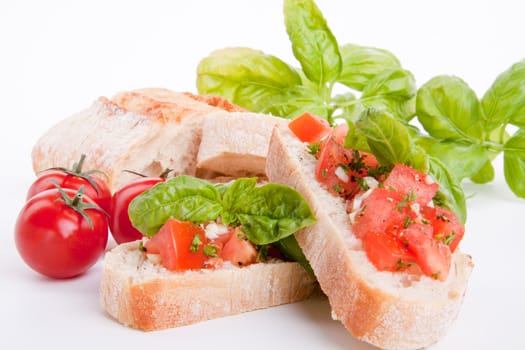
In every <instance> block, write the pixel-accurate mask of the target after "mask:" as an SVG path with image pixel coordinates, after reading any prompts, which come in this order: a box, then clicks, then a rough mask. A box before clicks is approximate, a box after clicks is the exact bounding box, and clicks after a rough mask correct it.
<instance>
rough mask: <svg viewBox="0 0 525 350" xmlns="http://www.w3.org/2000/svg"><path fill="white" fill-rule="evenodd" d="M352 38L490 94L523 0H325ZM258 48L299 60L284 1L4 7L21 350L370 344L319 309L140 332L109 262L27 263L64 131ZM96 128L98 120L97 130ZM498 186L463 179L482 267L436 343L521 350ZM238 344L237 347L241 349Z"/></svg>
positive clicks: (298, 307)
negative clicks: (77, 119)
mask: <svg viewBox="0 0 525 350" xmlns="http://www.w3.org/2000/svg"><path fill="white" fill-rule="evenodd" d="M317 4H318V6H319V7H320V8H321V10H322V11H323V13H324V15H325V18H326V19H327V21H328V24H329V25H330V27H331V29H332V31H333V32H334V34H335V36H336V37H337V38H338V40H339V42H340V44H344V43H347V42H351V43H355V44H361V45H369V46H376V47H380V48H385V49H388V50H390V51H392V52H393V53H394V54H396V56H397V57H398V58H399V59H400V60H401V62H402V64H403V66H404V67H405V68H407V69H409V70H411V71H412V72H413V73H414V75H415V77H416V79H417V83H418V85H421V84H423V83H424V82H426V81H427V80H428V79H430V78H431V77H433V76H435V75H438V74H452V75H457V76H460V77H461V78H463V79H464V80H465V81H466V82H467V83H469V84H470V86H471V87H472V88H473V89H474V90H475V91H476V92H477V93H478V95H479V96H481V95H482V94H483V93H484V92H485V90H486V89H487V88H488V87H489V86H490V84H491V83H492V82H493V81H494V79H495V78H496V76H497V75H498V74H499V73H500V72H502V71H504V70H505V69H507V68H508V67H510V65H511V64H512V63H514V62H516V61H518V60H520V59H522V58H524V57H525V44H524V38H523V34H524V33H525V24H524V22H523V13H524V12H523V11H524V9H525V8H524V6H522V5H520V1H515V2H510V1H501V0H500V1H472V2H468V1H456V0H454V1H449V0H447V1H387V0H385V1H328V0H318V1H317ZM226 46H247V47H251V48H255V49H261V50H263V51H265V52H266V53H269V54H274V55H276V56H278V57H280V58H282V59H284V60H285V61H287V62H289V63H292V64H294V65H296V64H297V63H296V62H295V61H294V58H293V55H292V52H291V48H290V43H289V41H288V37H287V35H286V32H285V29H284V24H283V16H282V2H281V1H278V0H271V1H268V0H265V1H262V0H258V1H253V0H252V1H241V0H238V1H233V0H223V1H211V0H210V1H204V0H192V1H191V2H190V1H184V2H183V1H164V2H162V1H143V2H137V1H99V0H95V1H85V2H82V3H80V2H78V3H77V2H73V1H68V2H66V1H63V2H60V1H33V2H31V1H14V0H13V1H9V0H7V1H2V2H1V3H0V114H1V123H2V126H1V127H0V152H1V161H2V162H1V164H2V165H1V168H2V171H1V173H0V179H1V181H0V184H1V186H2V191H1V192H2V194H3V195H2V199H1V200H0V208H1V214H0V225H1V226H0V247H2V249H1V253H0V280H1V281H2V282H1V286H0V300H1V301H2V308H1V311H0V329H1V333H2V343H3V344H9V345H8V346H9V348H16V349H18V348H20V349H22V348H24V349H28V348H35V347H36V346H43V347H44V348H50V347H51V346H53V347H54V348H55V349H66V348H67V349H70V348H76V349H91V348H95V347H97V348H98V347H101V348H102V347H103V348H111V347H114V348H116V347H117V346H118V347H119V348H125V349H139V348H140V349H144V348H149V349H151V348H161V347H166V346H168V347H170V348H176V347H179V346H183V347H184V348H190V349H193V348H195V349H210V348H217V349H222V348H229V349H232V348H239V349H245V348H251V349H253V348H255V349H262V348H267V347H280V348H292V347H293V348H303V349H316V348H324V349H342V348H346V349H349V348H351V349H363V350H364V349H371V347H369V346H367V345H365V344H362V343H360V342H357V341H355V340H354V339H353V338H352V337H351V336H350V335H349V334H348V333H347V332H346V331H345V330H344V328H343V327H342V326H341V325H340V324H339V323H338V322H335V321H332V320H331V319H330V311H329V307H328V305H327V304H326V302H324V301H319V300H312V301H308V302H304V303H298V304H295V305H287V306H282V307H276V308H273V309H269V310H263V311H257V312H251V313H247V314H244V315H239V316H234V317H228V318H224V319H219V320H214V321H209V322H204V323H201V324H197V325H192V326H188V327H182V328H179V329H173V330H167V331H162V332H154V333H143V332H140V331H135V330H130V329H128V328H125V327H123V326H121V325H120V324H118V323H117V322H114V321H113V320H111V319H110V318H108V317H107V316H106V315H105V314H104V312H103V310H102V309H101V307H100V306H99V303H98V291H97V288H98V283H99V277H100V266H99V265H96V266H95V267H93V268H92V269H91V270H90V271H89V272H88V273H87V274H85V275H83V276H81V277H79V278H76V279H72V280H66V281H53V280H49V279H46V278H43V277H41V276H39V275H38V274H36V273H34V272H33V271H32V270H30V269H29V268H28V267H26V266H25V264H24V263H23V262H22V260H21V259H20V258H19V257H18V254H17V252H16V249H15V247H14V243H13V225H14V222H15V219H16V216H17V213H18V211H19V209H20V208H21V207H22V205H23V202H24V197H25V191H26V189H27V187H28V186H29V184H30V182H31V181H32V180H33V179H34V175H33V172H32V169H31V158H30V152H31V148H32V146H33V144H34V143H35V142H36V140H37V138H38V137H39V136H40V135H41V134H42V133H43V132H44V131H45V130H47V129H48V128H49V127H51V126H52V125H53V124H54V123H55V122H58V121H59V120H61V119H63V118H65V117H66V116H68V115H70V114H73V113H75V112H77V111H79V110H81V109H83V108H85V107H87V106H89V105H90V103H91V102H92V101H93V100H94V99H96V98H98V97H99V96H108V97H110V96H112V95H113V94H115V93H116V92H119V91H121V90H129V89H135V88H141V87H152V86H156V87H166V88H170V89H173V90H176V91H192V92H196V87H195V78H196V75H195V69H196V66H197V64H198V62H199V60H200V59H201V58H203V57H204V56H206V55H207V54H208V53H210V52H211V51H212V50H214V49H219V48H223V47H226ZM86 127H88V126H86ZM495 165H496V167H497V169H499V170H498V174H497V177H496V180H495V181H494V182H493V183H491V184H488V185H484V186H475V185H473V184H470V183H465V190H466V191H467V194H468V195H469V199H468V207H469V219H468V223H467V234H466V237H465V239H464V241H463V243H462V250H463V251H465V252H468V253H470V254H471V255H472V256H473V259H474V262H475V264H476V267H475V270H474V272H473V274H472V277H471V280H470V285H469V288H468V292H467V295H466V298H465V301H464V305H463V308H462V311H461V313H460V315H459V318H458V319H457V321H456V322H455V323H454V325H453V326H452V328H451V329H450V331H449V333H448V334H447V336H446V337H445V338H444V339H443V340H442V341H441V342H439V343H438V344H436V345H435V346H433V347H432V349H433V350H437V349H494V348H496V347H497V348H501V349H518V348H520V349H523V348H525V338H524V337H523V334H522V332H523V330H524V326H523V315H524V313H525V298H524V295H525V277H524V276H525V274H524V269H525V263H524V261H523V255H524V254H523V247H524V246H525V238H524V233H525V232H524V230H523V226H522V218H523V215H524V214H525V200H520V199H517V198H515V197H514V196H513V195H512V194H511V193H510V192H509V190H508V189H507V187H506V185H505V182H504V179H503V176H502V172H501V170H500V169H501V167H502V164H501V159H497V160H496V163H495ZM237 342H238V343H237Z"/></svg>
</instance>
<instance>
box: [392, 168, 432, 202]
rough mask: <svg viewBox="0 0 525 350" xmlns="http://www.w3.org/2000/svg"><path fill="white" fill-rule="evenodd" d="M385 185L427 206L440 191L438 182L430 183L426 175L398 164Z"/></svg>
mask: <svg viewBox="0 0 525 350" xmlns="http://www.w3.org/2000/svg"><path fill="white" fill-rule="evenodd" d="M383 185H384V186H385V187H386V188H392V189H395V190H396V191H399V192H402V193H404V194H405V195H409V196H412V197H413V199H414V200H415V201H416V203H419V204H421V205H427V204H428V203H429V202H430V201H431V200H432V198H434V196H435V195H436V193H437V191H438V189H439V185H438V184H437V182H434V181H430V179H429V177H428V176H427V175H426V174H424V173H422V172H421V171H419V170H416V169H414V168H411V167H409V166H407V165H404V164H396V165H395V166H394V168H393V169H392V171H391V172H390V174H388V176H387V178H386V180H385V181H384V182H383Z"/></svg>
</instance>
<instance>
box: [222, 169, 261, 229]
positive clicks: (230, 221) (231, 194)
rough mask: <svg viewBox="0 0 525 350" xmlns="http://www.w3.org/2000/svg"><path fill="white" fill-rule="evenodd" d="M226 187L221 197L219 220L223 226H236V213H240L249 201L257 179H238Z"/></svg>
mask: <svg viewBox="0 0 525 350" xmlns="http://www.w3.org/2000/svg"><path fill="white" fill-rule="evenodd" d="M227 186H228V187H227V190H226V191H225V192H224V195H223V197H222V202H223V204H222V205H223V208H224V212H223V213H222V217H221V219H222V222H223V223H224V224H225V225H231V226H236V225H238V224H239V222H238V218H237V216H236V213H238V212H242V210H243V207H244V205H245V203H246V202H247V201H249V200H251V198H252V196H253V190H254V189H255V187H256V186H257V178H255V177H252V178H239V179H236V180H235V181H233V182H230V183H229V184H228V185H227Z"/></svg>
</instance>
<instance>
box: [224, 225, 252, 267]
mask: <svg viewBox="0 0 525 350" xmlns="http://www.w3.org/2000/svg"><path fill="white" fill-rule="evenodd" d="M220 256H221V257H222V259H224V260H227V261H229V262H231V263H232V264H233V265H236V266H247V265H250V264H253V263H254V262H256V261H257V250H256V249H255V246H254V245H253V243H251V242H250V241H248V240H247V239H245V238H244V237H243V236H242V233H241V232H239V230H237V229H236V230H234V232H233V234H232V235H231V236H230V239H229V240H228V241H227V242H226V243H225V244H224V247H223V248H222V250H221V253H220Z"/></svg>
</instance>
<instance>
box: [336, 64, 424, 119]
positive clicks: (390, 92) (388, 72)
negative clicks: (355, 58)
mask: <svg viewBox="0 0 525 350" xmlns="http://www.w3.org/2000/svg"><path fill="white" fill-rule="evenodd" d="M416 93H417V89H416V83H415V80H414V76H413V75H412V73H410V72H409V71H407V70H404V69H401V68H391V69H385V70H383V71H381V72H380V73H378V74H377V75H375V76H374V77H373V78H372V79H370V81H369V82H368V84H367V85H366V86H365V88H364V89H363V93H362V94H361V97H360V99H359V100H356V101H354V102H352V103H351V104H349V106H348V108H347V109H346V112H347V113H348V114H349V115H350V116H351V119H354V117H355V116H358V115H360V114H361V113H362V112H363V111H364V110H366V109H367V108H375V109H381V108H383V109H387V110H388V111H389V112H390V113H391V114H392V115H394V116H396V117H397V118H399V119H401V120H406V121H408V120H410V119H412V117H413V116H414V115H415V97H416Z"/></svg>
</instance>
